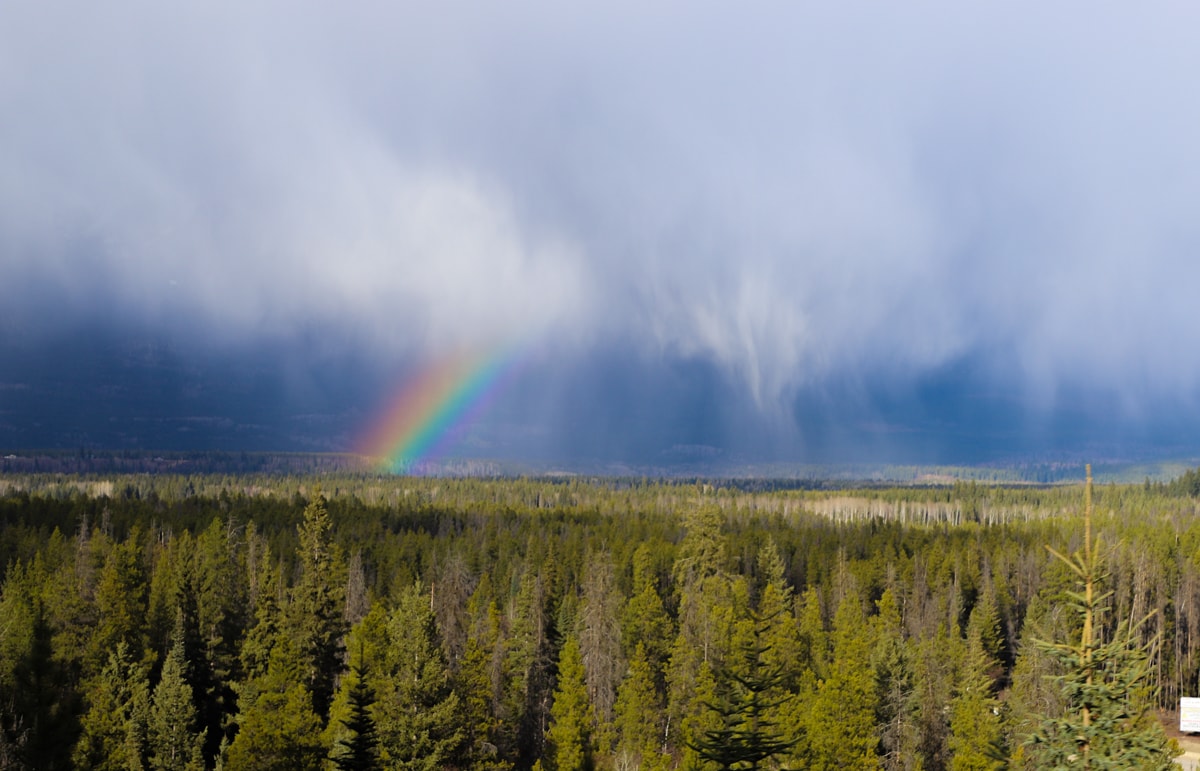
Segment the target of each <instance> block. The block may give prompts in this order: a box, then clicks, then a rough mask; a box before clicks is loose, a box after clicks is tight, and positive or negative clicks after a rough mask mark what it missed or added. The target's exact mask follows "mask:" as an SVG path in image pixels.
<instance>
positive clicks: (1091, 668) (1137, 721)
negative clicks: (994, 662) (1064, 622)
mask: <svg viewBox="0 0 1200 771" xmlns="http://www.w3.org/2000/svg"><path fill="white" fill-rule="evenodd" d="M1092 510H1093V507H1092V466H1091V464H1088V465H1087V483H1086V488H1085V492H1084V545H1083V550H1082V551H1077V552H1075V553H1074V554H1072V555H1070V556H1067V555H1065V554H1063V553H1061V552H1059V551H1057V550H1055V549H1053V548H1051V547H1050V546H1047V547H1046V548H1047V549H1048V550H1049V551H1050V553H1051V554H1053V555H1054V557H1055V559H1057V560H1058V561H1059V562H1060V563H1061V564H1063V565H1065V566H1066V567H1067V568H1068V569H1069V570H1070V571H1071V572H1072V573H1073V574H1074V575H1075V582H1076V586H1077V587H1078V590H1077V591H1074V592H1068V595H1067V596H1068V597H1069V599H1070V604H1071V606H1072V607H1073V608H1074V610H1075V611H1076V613H1077V614H1078V615H1079V620H1080V622H1081V627H1080V631H1079V638H1078V642H1076V641H1074V640H1072V641H1071V642H1054V641H1048V640H1035V641H1034V644H1036V645H1038V646H1039V647H1040V648H1042V649H1043V650H1044V651H1045V652H1046V653H1047V654H1049V655H1050V657H1051V658H1053V659H1055V660H1057V661H1058V662H1059V664H1060V665H1061V666H1062V668H1063V670H1064V674H1062V675H1061V676H1059V677H1058V678H1057V680H1058V682H1059V685H1060V688H1061V690H1062V694H1063V697H1064V699H1065V701H1066V704H1067V712H1066V715H1065V716H1063V717H1049V718H1046V719H1045V720H1043V721H1042V724H1041V726H1040V727H1039V730H1038V731H1037V732H1036V733H1034V735H1033V736H1032V738H1031V740H1030V741H1031V743H1032V744H1033V745H1034V746H1035V748H1036V749H1037V751H1038V754H1039V757H1040V758H1041V762H1042V764H1043V767H1044V768H1053V769H1089V770H1091V769H1095V770H1097V771H1098V770H1099V769H1127V768H1138V769H1145V770H1146V771H1158V770H1159V769H1162V770H1163V771H1166V770H1167V769H1170V768H1173V767H1174V763H1173V757H1174V755H1175V754H1177V753H1176V751H1175V749H1174V748H1173V747H1172V743H1171V742H1170V741H1169V740H1168V739H1167V737H1166V735H1165V733H1164V732H1163V729H1162V726H1161V725H1160V724H1159V722H1158V720H1157V719H1156V717H1155V715H1154V713H1153V710H1152V706H1153V691H1154V689H1153V688H1152V687H1151V686H1150V683H1151V677H1152V675H1153V672H1152V670H1151V666H1150V662H1151V657H1150V647H1151V645H1153V644H1154V643H1155V641H1152V642H1151V643H1150V644H1143V643H1140V642H1139V641H1138V632H1139V629H1140V628H1141V626H1142V625H1143V624H1144V623H1145V622H1146V621H1147V620H1148V619H1149V617H1146V618H1143V619H1138V620H1134V619H1125V620H1122V621H1120V622H1118V623H1117V624H1116V626H1115V628H1114V629H1113V630H1112V633H1111V636H1110V637H1108V639H1105V635H1104V621H1105V619H1104V617H1105V615H1106V614H1107V613H1108V611H1109V610H1110V609H1111V607H1110V605H1109V600H1110V599H1111V597H1112V592H1111V591H1108V590H1106V589H1105V587H1104V581H1105V579H1106V578H1107V574H1106V573H1105V570H1104V565H1103V558H1102V555H1101V548H1100V539H1099V538H1093V536H1092V513H1093V511H1092Z"/></svg>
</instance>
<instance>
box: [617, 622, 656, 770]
mask: <svg viewBox="0 0 1200 771" xmlns="http://www.w3.org/2000/svg"><path fill="white" fill-rule="evenodd" d="M616 733H617V753H616V754H617V765H619V766H621V767H627V768H639V767H640V768H642V769H646V771H651V769H660V768H663V767H664V762H665V758H666V756H664V755H663V753H662V745H663V730H662V699H661V697H660V696H659V694H658V691H657V690H656V688H655V686H654V675H653V673H652V672H651V669H650V662H649V661H647V659H646V649H645V647H644V646H643V645H642V644H641V643H638V645H637V647H636V648H635V649H634V652H633V656H632V657H631V658H630V659H629V670H628V672H627V673H626V675H625V679H624V680H623V681H622V682H621V687H620V688H618V689H617V704H616Z"/></svg>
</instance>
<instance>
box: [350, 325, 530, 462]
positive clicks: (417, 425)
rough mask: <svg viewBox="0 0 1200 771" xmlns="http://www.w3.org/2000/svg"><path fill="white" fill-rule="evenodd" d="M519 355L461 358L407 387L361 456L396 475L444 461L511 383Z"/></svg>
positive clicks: (505, 352) (375, 424)
mask: <svg viewBox="0 0 1200 771" xmlns="http://www.w3.org/2000/svg"><path fill="white" fill-rule="evenodd" d="M523 359H524V357H523V356H521V355H520V354H519V352H516V351H513V350H512V349H507V348H506V349H501V350H499V351H493V352H490V353H485V354H479V353H470V352H460V353H457V354H454V355H450V356H446V357H443V358H441V359H439V360H436V361H434V362H432V363H431V364H430V365H429V366H426V367H425V368H424V369H423V370H422V371H421V372H420V373H419V374H418V375H417V376H416V377H414V378H412V379H411V380H409V381H407V382H405V383H404V385H403V386H402V388H401V389H400V391H399V393H397V394H396V395H395V396H394V397H392V399H391V400H389V401H388V403H387V407H386V408H385V409H384V410H383V411H382V412H381V415H380V416H379V418H378V419H377V420H375V421H372V424H371V425H372V428H371V429H370V430H369V431H368V432H367V434H366V436H365V437H364V438H363V440H362V441H361V442H360V443H359V450H358V452H359V454H360V455H365V456H368V457H370V458H372V459H373V460H375V461H376V462H377V463H379V465H380V466H382V467H383V468H385V469H387V470H389V471H392V472H395V473H419V472H420V471H421V469H422V466H423V465H424V464H427V463H428V462H429V461H431V460H433V459H435V458H437V457H439V456H441V455H442V454H443V453H445V452H446V450H448V449H449V448H450V446H451V445H453V444H454V442H455V441H456V440H457V439H459V438H461V436H462V435H463V433H465V431H466V430H467V429H468V428H469V427H470V426H471V425H472V424H473V423H474V422H475V420H476V419H477V418H478V417H479V416H480V415H481V414H482V413H483V412H484V411H485V410H486V409H487V407H488V406H489V405H491V404H492V402H493V401H494V400H495V397H496V396H497V394H499V393H500V392H501V391H502V390H503V388H504V386H505V385H506V384H507V383H509V382H511V380H512V377H511V376H512V375H513V374H514V372H515V370H516V369H517V365H518V364H519V363H520V362H521V361H522V360H523Z"/></svg>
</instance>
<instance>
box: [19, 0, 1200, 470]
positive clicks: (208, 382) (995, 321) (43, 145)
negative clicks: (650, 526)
mask: <svg viewBox="0 0 1200 771" xmlns="http://www.w3.org/2000/svg"><path fill="white" fill-rule="evenodd" d="M1197 22H1200V9H1197V8H1196V7H1195V6H1194V5H1193V4H1188V3H1164V4H1161V5H1158V6H1156V7H1154V8H1153V11H1152V12H1148V11H1146V10H1145V9H1132V8H1130V7H1128V6H1127V5H1122V4H1117V3H1087V4H1084V3H1075V2H1068V3H1059V4H1050V5H1049V6H1048V5H1047V4H1045V3H1034V2H1013V3H1004V4H999V3H997V4H989V5H987V6H986V7H985V6H984V5H983V4H965V3H955V2H916V3H905V4H902V5H897V4H890V5H884V4H876V5H855V4H844V3H838V4H833V3H773V2H768V3H759V4H751V5H750V6H746V5H745V4H731V3H724V2H704V1H700V2H687V3H682V2H662V3H652V4H646V3H632V2H623V1H622V0H612V1H611V2H605V3H591V4H567V5H564V4H562V3H551V2H529V3H516V4H483V3H459V2H453V1H452V2H447V3H439V4H436V6H430V5H422V4H417V3H407V2H369V1H368V2H361V3H354V4H351V5H344V4H342V5H334V4H329V3H318V2H308V1H306V0H301V1H300V2H287V3H284V2H278V1H277V0H264V1H263V2H256V3H244V2H225V0H213V1H212V2H206V3H194V4H187V3H185V4H167V5H164V4H161V3H155V2H149V0H146V1H144V2H139V1H136V0H130V1H128V2H127V1H125V0H117V2H113V3H106V4H103V5H97V4H87V3H82V2H69V1H64V2H56V1H53V0H52V1H51V2H40V1H39V2H32V1H31V0H12V1H11V2H6V3H3V4H0V116H3V117H2V118H0V169H3V173H0V447H8V448H20V447H51V446H54V447H67V448H72V447H76V446H80V447H82V446H87V447H96V448H126V447H142V448H151V449H153V448H161V449H208V448H219V449H265V450H353V449H355V448H356V447H357V446H358V443H359V437H361V436H363V435H364V433H367V432H369V431H370V429H371V426H372V424H373V423H374V422H376V421H378V420H379V415H380V414H381V410H384V409H385V408H386V405H387V404H388V403H389V400H391V399H394V395H395V394H396V393H398V392H399V391H401V390H402V389H403V387H404V384H405V383H407V382H409V381H410V380H411V379H412V378H414V377H417V376H418V375H419V373H420V372H421V371H422V369H423V368H426V367H428V366H430V363H431V362H436V361H438V360H439V359H440V358H442V357H445V356H447V355H451V354H452V353H453V352H456V351H463V350H474V351H477V350H483V351H488V350H499V349H505V348H513V347H515V348H520V349H521V350H522V351H524V352H525V353H524V354H523V356H524V361H523V364H522V366H521V367H520V371H519V373H518V374H517V375H516V376H515V377H514V378H512V381H511V382H509V383H508V384H507V385H506V387H505V390H504V393H502V394H499V395H498V396H497V397H496V398H495V399H494V400H492V401H491V402H490V404H489V406H488V409H487V410H486V411H484V413H483V414H481V415H478V416H477V422H476V424H474V425H472V426H470V427H469V430H468V431H467V432H466V433H465V435H464V437H465V438H464V439H463V440H462V442H461V443H460V444H459V446H458V447H457V448H456V449H455V450H454V452H456V453H458V454H462V455H472V454H474V455H478V456H480V457H487V456H505V457H514V458H528V459H534V458H537V459H556V458H559V459H564V460H566V459H570V458H586V459H601V460H614V461H621V460H625V461H631V462H632V461H637V462H641V463H647V464H670V463H675V462H688V461H692V460H695V459H704V458H709V459H711V458H721V459H726V460H728V461H730V462H732V461H735V460H740V459H749V460H755V461H783V462H786V461H793V460H795V461H800V460H804V461H808V462H822V461H847V460H860V459H866V458H872V459H889V460H898V461H899V460H904V461H924V462H933V461H940V462H953V461H955V460H961V461H963V462H983V461H989V460H996V459H1011V458H1017V457H1026V456H1031V455H1032V456H1038V457H1050V456H1054V455H1055V454H1067V455H1079V454H1089V453H1105V454H1108V455H1121V454H1125V455H1130V456H1132V455H1139V454H1179V453H1191V452H1200V442H1197V441H1196V440H1194V439H1192V438H1191V437H1192V436H1200V433H1197V431H1196V429H1200V356H1196V355H1195V351H1197V350H1200V323H1198V322H1197V319H1196V311H1195V308H1196V307H1197V303H1196V292H1197V287H1200V260H1197V259H1196V251H1197V247H1198V246H1200V218H1197V217H1196V216H1195V202H1196V201H1198V200H1200V143H1198V142H1197V141H1196V137H1197V135H1198V134H1197V129H1198V128H1200V101H1198V100H1196V99H1195V98H1194V95H1195V91H1196V82H1195V81H1196V80H1197V77H1198V76H1197V73H1200V47H1197V46H1196V45H1195V44H1194V30H1195V29H1196V27H1197Z"/></svg>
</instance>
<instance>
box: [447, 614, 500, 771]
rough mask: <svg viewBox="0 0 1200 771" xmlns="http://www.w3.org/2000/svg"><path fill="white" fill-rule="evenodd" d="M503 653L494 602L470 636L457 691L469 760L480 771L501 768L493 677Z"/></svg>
mask: <svg viewBox="0 0 1200 771" xmlns="http://www.w3.org/2000/svg"><path fill="white" fill-rule="evenodd" d="M476 594H477V595H478V591H477V592H476ZM475 601H476V597H472V605H474V604H475ZM502 654H503V644H502V641H501V639H500V612H499V611H498V610H497V609H496V603H495V602H489V603H488V605H487V610H486V612H485V613H484V614H483V618H482V619H479V620H478V621H477V623H476V624H475V625H474V627H473V628H472V630H471V632H470V634H469V635H468V637H467V645H466V648H465V649H464V652H463V661H462V667H460V668H459V671H458V674H457V677H456V688H455V690H456V691H457V692H458V693H459V694H460V695H461V697H462V703H463V717H464V720H463V723H464V726H465V729H466V747H467V749H466V752H467V758H468V760H469V761H470V763H471V765H472V766H473V767H474V768H477V769H481V770H482V769H489V768H495V767H497V766H498V765H502V764H501V763H500V760H499V758H498V757H497V756H498V748H497V746H496V744H495V742H496V733H497V731H498V725H497V719H496V706H497V701H498V699H497V688H496V686H497V683H496V682H495V678H494V677H493V675H494V674H497V673H496V671H495V670H496V669H497V667H496V666H495V664H496V661H497V659H498V658H501V657H502Z"/></svg>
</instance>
